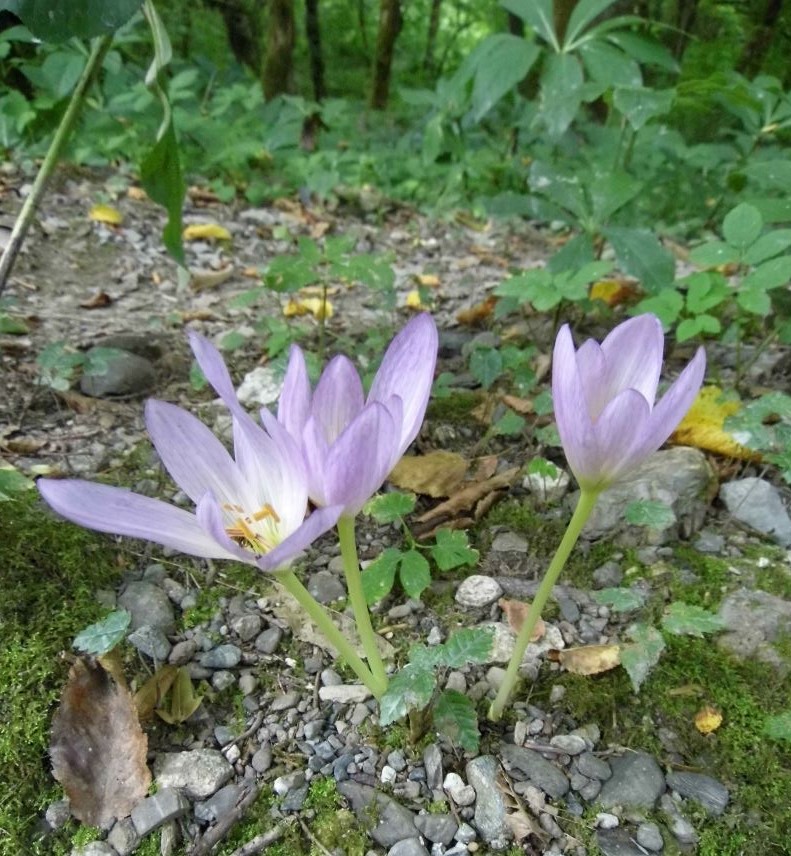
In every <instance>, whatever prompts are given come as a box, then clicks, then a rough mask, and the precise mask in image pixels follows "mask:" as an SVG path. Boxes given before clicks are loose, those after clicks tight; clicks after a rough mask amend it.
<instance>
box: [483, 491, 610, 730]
mask: <svg viewBox="0 0 791 856" xmlns="http://www.w3.org/2000/svg"><path fill="white" fill-rule="evenodd" d="M599 493H600V491H585V490H583V491H582V492H581V493H580V498H579V500H578V501H577V507H576V508H575V509H574V514H573V515H572V517H571V520H570V521H569V525H568V527H567V529H566V532H565V533H564V535H563V539H562V540H561V542H560V544H559V546H558V549H557V552H556V553H555V555H554V556H553V558H552V561H551V563H550V565H549V567H548V568H547V572H546V574H545V575H544V579H543V580H541V585H540V586H539V587H538V591H537V592H536V596H535V598H533V602H532V603H531V604H530V609H529V611H528V613H527V618H525V621H524V624H522V629H521V630H520V631H519V635H518V636H517V637H516V645H515V647H514V653H513V654H512V655H511V660H510V662H509V663H508V668H507V669H506V672H505V677H504V678H503V682H502V684H501V685H500V690H499V692H498V693H497V697H496V698H495V700H494V701H493V702H492V705H491V707H490V708H489V719H491V720H492V721H493V722H496V721H497V720H498V719H500V717H501V716H502V715H503V709H504V708H505V705H506V703H507V702H508V699H509V698H510V696H511V693H512V692H513V689H514V685H515V684H516V679H517V676H518V673H519V666H520V665H521V663H522V657H524V654H525V649H526V648H527V645H528V643H529V642H530V637H531V636H532V635H533V629H534V628H535V626H536V622H537V621H538V619H539V618H540V617H541V611H542V610H543V609H544V606H545V605H546V602H547V600H548V599H549V595H550V594H551V593H552V587H553V586H554V585H555V583H556V582H557V578H558V576H559V575H560V572H561V571H562V570H563V567H564V565H565V564H566V561H567V560H568V557H569V555H570V554H571V551H572V550H573V549H574V545H575V544H576V543H577V539H578V538H579V537H580V532H582V528H583V526H585V522H586V521H587V519H588V518H589V517H590V514H591V512H592V511H593V507H594V506H595V505H596V500H597V499H598V498H599Z"/></svg>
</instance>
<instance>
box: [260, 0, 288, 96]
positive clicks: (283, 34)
mask: <svg viewBox="0 0 791 856" xmlns="http://www.w3.org/2000/svg"><path fill="white" fill-rule="evenodd" d="M294 40H295V30H294V0H269V15H268V20H267V27H266V57H265V59H264V69H263V75H262V80H263V85H264V98H266V100H267V101H271V100H272V99H273V98H274V97H275V96H277V95H282V94H283V93H284V92H288V88H289V84H290V83H291V72H292V65H293V58H294Z"/></svg>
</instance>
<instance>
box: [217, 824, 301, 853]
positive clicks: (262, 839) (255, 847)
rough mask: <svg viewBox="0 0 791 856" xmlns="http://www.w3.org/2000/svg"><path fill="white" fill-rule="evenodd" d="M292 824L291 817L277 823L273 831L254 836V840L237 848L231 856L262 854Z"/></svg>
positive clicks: (278, 839)
mask: <svg viewBox="0 0 791 856" xmlns="http://www.w3.org/2000/svg"><path fill="white" fill-rule="evenodd" d="M293 822H294V818H293V817H287V818H286V819H285V820H283V821H281V822H280V823H278V825H277V826H275V827H274V828H273V829H269V830H267V831H266V832H262V833H261V834H260V835H256V837H255V838H251V839H250V840H249V841H248V842H247V844H243V845H242V846H241V847H237V848H236V850H234V851H233V853H231V856H256V854H257V853H261V852H263V851H264V850H266V848H267V847H269V846H271V845H272V844H275V843H276V842H277V841H280V839H281V838H282V837H283V836H284V835H285V834H286V830H287V829H288V827H289V826H292V825H293Z"/></svg>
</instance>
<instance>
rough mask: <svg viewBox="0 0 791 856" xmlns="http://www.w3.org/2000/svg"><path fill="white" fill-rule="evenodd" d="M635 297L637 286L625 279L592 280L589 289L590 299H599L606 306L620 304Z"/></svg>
mask: <svg viewBox="0 0 791 856" xmlns="http://www.w3.org/2000/svg"><path fill="white" fill-rule="evenodd" d="M634 297H637V288H636V286H635V284H634V283H633V282H630V281H629V280H626V279H602V280H599V282H594V283H593V285H592V286H591V289H590V299H591V300H601V301H603V302H604V303H606V304H607V305H608V306H620V305H621V304H622V303H626V302H627V301H629V300H631V299H632V298H634Z"/></svg>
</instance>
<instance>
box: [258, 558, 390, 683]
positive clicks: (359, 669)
mask: <svg viewBox="0 0 791 856" xmlns="http://www.w3.org/2000/svg"><path fill="white" fill-rule="evenodd" d="M275 576H276V579H277V580H278V582H280V583H281V585H282V586H283V588H284V589H285V590H286V591H287V592H288V593H289V594H291V595H293V596H294V598H295V599H296V600H297V602H298V603H299V605H300V606H301V607H302V608H303V609H304V610H305V612H307V614H308V616H309V617H310V618H311V620H312V621H313V623H314V624H315V625H316V627H318V628H319V630H320V631H321V632H322V633H323V634H324V635H325V636H326V637H327V641H328V642H330V643H331V644H332V645H334V646H335V648H336V650H337V651H338V653H339V654H340V655H341V657H343V659H344V660H345V661H346V662H347V663H348V664H349V666H350V667H351V668H352V670H353V671H354V673H355V675H357V677H358V678H359V679H360V680H361V681H362V682H363V683H364V684H365V686H366V687H368V689H369V690H370V691H371V692H372V693H373V694H374V696H375V697H376V698H381V696H382V695H383V693H384V691H385V689H387V682H386V681H385V682H384V683H382V681H381V680H378V679H377V678H375V677H374V676H373V674H372V673H371V670H370V669H369V668H368V667H367V666H366V665H365V663H364V662H363V661H362V659H361V658H360V657H359V656H358V655H357V652H356V651H355V650H354V648H353V647H352V645H351V643H350V642H349V640H348V639H347V638H346V637H345V636H344V635H343V633H341V631H340V630H338V628H337V627H336V626H335V624H334V622H333V621H332V619H331V618H330V617H329V615H328V614H327V612H326V610H325V609H324V607H322V605H321V604H320V603H319V602H318V601H317V600H316V599H315V598H314V597H313V595H312V594H311V593H310V592H309V591H308V590H307V589H306V588H305V586H303V585H302V583H301V582H300V581H299V580H298V579H297V576H296V574H295V573H294V572H293V571H279V572H278V573H277V574H276V575H275Z"/></svg>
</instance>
